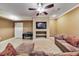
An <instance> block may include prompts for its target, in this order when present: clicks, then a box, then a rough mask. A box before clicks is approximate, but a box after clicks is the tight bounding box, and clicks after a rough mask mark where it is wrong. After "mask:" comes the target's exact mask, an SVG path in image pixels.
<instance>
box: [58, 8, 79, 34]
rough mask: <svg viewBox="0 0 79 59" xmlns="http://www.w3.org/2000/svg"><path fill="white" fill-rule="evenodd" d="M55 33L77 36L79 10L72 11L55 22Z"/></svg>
mask: <svg viewBox="0 0 79 59" xmlns="http://www.w3.org/2000/svg"><path fill="white" fill-rule="evenodd" d="M57 33H58V34H62V33H63V34H74V35H79V8H76V9H74V10H72V11H71V12H69V13H67V14H65V15H64V16H62V17H60V18H59V19H58V20H57Z"/></svg>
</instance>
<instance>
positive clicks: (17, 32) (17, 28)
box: [15, 22, 23, 38]
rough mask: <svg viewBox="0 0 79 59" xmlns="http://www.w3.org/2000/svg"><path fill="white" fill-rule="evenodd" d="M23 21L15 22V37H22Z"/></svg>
mask: <svg viewBox="0 0 79 59" xmlns="http://www.w3.org/2000/svg"><path fill="white" fill-rule="evenodd" d="M22 34H23V23H21V22H20V23H15V38H22Z"/></svg>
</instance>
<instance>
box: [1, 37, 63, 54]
mask: <svg viewBox="0 0 79 59" xmlns="http://www.w3.org/2000/svg"><path fill="white" fill-rule="evenodd" d="M23 42H26V43H31V42H34V43H35V46H34V50H35V51H44V52H46V53H54V54H56V53H62V51H61V50H60V49H59V48H58V47H57V46H56V45H55V42H54V38H50V39H42V38H41V39H34V40H28V39H25V40H23V39H17V38H12V39H9V40H5V41H2V42H0V52H1V51H3V50H4V49H5V47H6V45H7V44H8V43H12V44H13V46H14V47H15V48H16V47H17V46H19V45H20V44H21V43H23Z"/></svg>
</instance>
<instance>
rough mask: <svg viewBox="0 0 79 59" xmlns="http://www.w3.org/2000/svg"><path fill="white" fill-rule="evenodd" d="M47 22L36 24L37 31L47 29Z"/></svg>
mask: <svg viewBox="0 0 79 59" xmlns="http://www.w3.org/2000/svg"><path fill="white" fill-rule="evenodd" d="M46 27H47V26H46V22H36V29H46Z"/></svg>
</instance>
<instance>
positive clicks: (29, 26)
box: [15, 20, 33, 32]
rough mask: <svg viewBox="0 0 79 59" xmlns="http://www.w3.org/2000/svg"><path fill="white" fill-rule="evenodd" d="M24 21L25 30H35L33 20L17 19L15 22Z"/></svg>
mask: <svg viewBox="0 0 79 59" xmlns="http://www.w3.org/2000/svg"><path fill="white" fill-rule="evenodd" d="M18 22H21V23H23V32H33V21H29V20H26V21H15V23H18Z"/></svg>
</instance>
